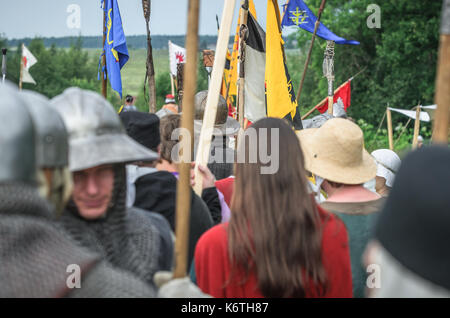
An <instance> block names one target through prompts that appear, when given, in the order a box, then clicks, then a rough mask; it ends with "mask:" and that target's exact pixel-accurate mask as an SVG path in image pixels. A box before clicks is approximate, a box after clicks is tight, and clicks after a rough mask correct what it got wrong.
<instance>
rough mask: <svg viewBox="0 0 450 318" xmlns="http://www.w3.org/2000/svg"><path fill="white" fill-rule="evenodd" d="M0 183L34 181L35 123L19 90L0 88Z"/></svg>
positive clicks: (10, 86)
mask: <svg viewBox="0 0 450 318" xmlns="http://www.w3.org/2000/svg"><path fill="white" fill-rule="evenodd" d="M0 163H1V165H0V182H8V181H22V182H26V183H34V182H35V181H36V155H35V131H34V124H33V121H32V119H31V115H30V114H29V112H28V110H27V107H26V103H25V101H24V100H23V99H22V97H21V96H20V95H19V92H18V90H17V89H16V88H15V87H14V86H13V85H12V84H8V83H5V84H3V85H0Z"/></svg>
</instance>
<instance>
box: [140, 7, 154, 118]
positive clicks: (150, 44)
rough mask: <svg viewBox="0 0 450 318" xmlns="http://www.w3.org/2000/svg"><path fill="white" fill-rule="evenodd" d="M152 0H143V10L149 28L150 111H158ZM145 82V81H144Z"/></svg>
mask: <svg viewBox="0 0 450 318" xmlns="http://www.w3.org/2000/svg"><path fill="white" fill-rule="evenodd" d="M150 7H151V2H150V0H142V10H143V12H144V18H145V26H146V29H147V63H146V73H145V80H146V81H148V112H149V113H155V112H156V85H155V67H154V65H153V48H152V40H151V37H150V11H151V10H150ZM144 82H145V81H144Z"/></svg>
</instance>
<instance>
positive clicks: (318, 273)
mask: <svg viewBox="0 0 450 318" xmlns="http://www.w3.org/2000/svg"><path fill="white" fill-rule="evenodd" d="M207 95H208V92H207V91H201V92H198V93H197V95H196V96H195V111H194V114H195V119H194V136H193V138H192V140H194V145H193V150H194V151H193V154H192V158H195V154H196V151H197V149H198V142H199V141H198V140H199V134H200V130H201V127H202V124H203V123H202V120H203V115H204V111H205V105H206V97H207ZM125 99H126V103H125V105H124V106H123V108H122V109H120V110H119V114H117V112H116V111H115V110H114V108H113V107H112V105H111V104H110V103H109V102H108V101H107V100H106V99H104V98H103V97H102V96H101V95H99V94H97V93H95V92H92V91H87V90H83V89H80V88H75V87H73V88H69V89H67V90H65V91H64V92H63V93H62V94H60V95H58V96H56V97H54V98H53V99H51V100H49V99H47V98H46V97H44V96H42V95H40V94H38V93H35V92H31V91H25V90H24V91H19V90H18V89H17V88H16V87H14V86H13V85H11V84H9V83H6V84H4V85H1V86H0V113H1V114H2V115H0V163H1V165H0V256H1V258H0V286H1V287H0V297H225V298H228V297H231V298H236V297H237V298H249V297H276V298H280V297H283V298H284V297H336V298H342V297H345V298H351V297H358V298H360V297H450V271H449V270H448V269H450V254H449V253H448V252H445V251H446V250H447V249H446V248H445V246H446V244H447V242H449V241H450V231H449V228H450V195H449V193H450V186H449V180H450V148H449V147H448V146H443V145H440V146H439V145H433V146H423V147H421V148H420V149H416V150H413V151H411V152H410V153H408V154H407V155H406V157H404V158H403V159H402V160H400V158H399V156H398V155H397V154H396V153H395V152H394V151H391V150H388V149H378V150H375V151H373V152H372V153H371V154H370V153H369V152H368V151H367V150H366V149H365V147H364V136H363V132H362V130H361V128H360V127H359V126H358V125H357V124H356V123H355V122H354V121H353V120H352V119H351V118H348V117H347V116H346V114H345V111H343V109H339V107H340V105H338V104H335V105H334V106H335V109H336V111H335V113H334V114H333V115H319V116H316V117H315V118H313V119H311V120H309V121H305V122H304V129H303V130H300V131H295V130H294V129H293V127H292V126H291V125H290V123H289V122H287V121H285V120H282V119H278V118H263V119H260V120H258V121H256V122H254V123H251V124H250V125H249V126H248V127H246V129H245V130H244V129H243V128H242V127H240V126H239V123H238V122H237V121H236V120H235V119H233V118H231V117H229V116H228V106H227V104H226V101H225V99H224V98H222V97H220V99H219V102H218V105H217V116H216V120H215V124H214V127H215V129H214V133H213V136H212V141H211V148H210V150H209V156H210V157H209V158H210V160H209V161H208V164H207V165H205V166H202V165H199V167H198V170H199V173H200V174H201V175H202V179H203V183H202V193H201V195H200V194H196V193H195V192H194V191H193V190H191V200H190V219H189V236H188V242H187V246H188V251H187V263H188V264H189V268H188V269H187V270H188V273H187V274H188V277H187V278H183V279H172V278H171V275H170V274H169V273H170V272H171V271H173V269H174V266H175V264H174V263H175V258H174V246H175V241H176V240H177V237H176V236H175V226H176V217H175V216H176V202H177V201H176V197H177V180H178V177H179V174H178V161H177V158H176V156H174V153H176V152H177V149H178V146H179V141H180V140H179V135H177V134H176V131H177V129H178V128H180V125H181V114H180V113H181V112H182V109H179V107H178V106H177V105H176V103H175V98H174V97H173V96H172V95H167V96H166V104H165V105H164V106H163V107H161V109H160V110H159V111H158V112H157V113H156V114H151V113H145V112H140V111H138V110H137V109H136V107H135V106H134V105H133V104H134V97H132V96H127V97H126V98H125ZM237 136H239V138H237ZM269 154H270V155H269ZM269 168H270V169H269ZM193 183H194V179H192V180H191V185H193ZM164 275H166V276H164ZM161 277H166V278H164V279H161ZM158 278H159V279H158Z"/></svg>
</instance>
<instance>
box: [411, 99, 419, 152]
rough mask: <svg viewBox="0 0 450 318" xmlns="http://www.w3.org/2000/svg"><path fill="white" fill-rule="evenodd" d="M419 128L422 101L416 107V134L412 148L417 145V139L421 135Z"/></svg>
mask: <svg viewBox="0 0 450 318" xmlns="http://www.w3.org/2000/svg"><path fill="white" fill-rule="evenodd" d="M419 129H420V103H419V105H417V107H416V120H415V121H414V136H413V142H412V149H415V148H416V147H417V139H418V137H419Z"/></svg>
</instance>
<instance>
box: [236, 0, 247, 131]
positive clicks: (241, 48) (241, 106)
mask: <svg viewBox="0 0 450 318" xmlns="http://www.w3.org/2000/svg"><path fill="white" fill-rule="evenodd" d="M240 12H241V16H240V19H239V20H240V22H241V25H240V26H239V57H238V62H239V86H238V97H237V100H238V118H239V124H240V125H241V127H244V117H245V114H244V102H245V98H244V86H245V68H244V59H245V34H246V32H247V19H248V0H241V10H240Z"/></svg>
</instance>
